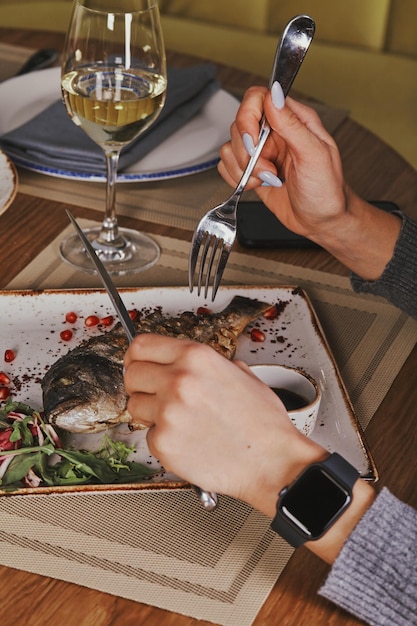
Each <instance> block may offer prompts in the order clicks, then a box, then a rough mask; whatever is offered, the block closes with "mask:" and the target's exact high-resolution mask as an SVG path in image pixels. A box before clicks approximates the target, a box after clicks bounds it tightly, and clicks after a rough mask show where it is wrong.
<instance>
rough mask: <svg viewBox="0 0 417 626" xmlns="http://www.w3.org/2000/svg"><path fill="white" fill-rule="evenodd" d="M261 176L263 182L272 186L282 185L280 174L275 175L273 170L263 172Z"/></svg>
mask: <svg viewBox="0 0 417 626" xmlns="http://www.w3.org/2000/svg"><path fill="white" fill-rule="evenodd" d="M258 176H259V178H260V179H261V181H262V182H263V183H266V184H267V185H270V186H271V187H282V181H281V179H280V178H278V176H275V174H273V173H272V172H266V171H265V172H261V173H260V174H259V175H258Z"/></svg>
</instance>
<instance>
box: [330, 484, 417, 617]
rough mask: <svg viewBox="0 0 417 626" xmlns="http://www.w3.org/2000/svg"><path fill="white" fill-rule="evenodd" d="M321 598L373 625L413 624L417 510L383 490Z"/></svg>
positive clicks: (416, 604) (416, 603) (416, 595)
mask: <svg viewBox="0 0 417 626" xmlns="http://www.w3.org/2000/svg"><path fill="white" fill-rule="evenodd" d="M320 594H321V595H322V596H324V597H325V598H327V599H328V600H331V601H332V602H334V603H335V604H337V605H338V606H340V607H342V608H344V609H346V610H347V611H349V612H350V613H352V614H353V615H355V616H356V617H358V618H359V619H363V620H365V621H366V622H367V623H368V624H371V626H394V624H395V626H412V625H417V511H416V510H415V509H413V508H411V507H410V506H408V505H406V504H404V503H403V502H400V501H399V500H397V498H395V497H394V496H393V495H392V494H391V493H390V492H389V491H388V490H387V489H383V490H382V491H381V493H380V494H379V495H378V497H377V498H376V500H375V502H374V503H373V505H372V506H371V507H370V508H369V509H368V511H367V512H366V514H365V515H364V516H363V518H362V519H361V521H360V522H359V524H358V525H357V527H356V528H355V530H354V531H353V533H352V534H351V535H350V537H349V539H348V540H347V541H346V543H345V545H344V547H343V549H342V550H341V552H340V554H339V556H338V558H337V559H336V561H335V563H334V564H333V566H332V569H331V572H330V574H329V576H328V578H327V580H326V581H325V583H324V585H323V586H322V588H321V589H320Z"/></svg>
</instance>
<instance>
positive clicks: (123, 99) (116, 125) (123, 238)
mask: <svg viewBox="0 0 417 626" xmlns="http://www.w3.org/2000/svg"><path fill="white" fill-rule="evenodd" d="M61 75H62V78H61V87H62V94H63V99H64V103H65V106H66V108H67V112H68V113H69V115H70V117H71V119H72V120H73V122H74V123H75V124H76V125H77V126H80V127H81V128H82V129H83V131H84V132H85V133H86V134H87V135H88V136H89V137H90V138H91V139H92V140H93V141H95V142H96V143H97V144H98V145H99V146H100V147H101V148H102V149H103V151H104V155H105V158H106V173H107V175H106V209H105V216H104V220H103V222H102V225H101V226H98V227H96V228H91V229H88V230H86V231H85V234H86V235H87V237H88V239H89V240H90V241H91V243H92V245H93V247H94V249H95V251H96V254H97V255H98V256H99V257H100V259H101V261H103V263H104V264H105V267H106V269H107V270H108V271H109V273H110V274H113V275H122V274H130V273H133V272H139V271H143V270H145V269H148V268H149V267H151V266H152V265H153V264H154V263H156V262H157V260H158V258H159V256H160V249H159V246H158V245H157V243H156V242H155V241H154V240H153V239H151V238H150V237H148V236H147V235H144V234H143V233H140V232H137V231H135V230H131V229H127V228H120V227H119V226H118V222H117V216H116V194H115V191H116V189H115V186H116V180H117V167H118V161H119V155H120V151H121V150H122V148H124V147H125V146H126V145H127V144H129V143H130V142H132V141H133V140H134V139H135V138H136V137H138V136H139V135H140V134H141V133H143V132H144V131H145V130H146V129H147V128H148V127H149V126H150V125H151V124H152V123H153V122H154V121H155V120H156V118H157V117H158V115H159V113H160V112H161V110H162V107H163V105H164V102H165V94H166V86H167V78H166V61H165V49H164V42H163V36H162V31H161V24H160V18H159V10H158V4H157V0H75V1H74V6H73V12H72V16H71V21H70V24H69V29H68V33H67V37H66V43H65V48H64V53H63V61H62V74H61ZM60 253H61V256H62V258H63V259H64V260H65V261H67V262H68V263H70V264H71V265H72V266H74V267H77V268H80V269H82V270H84V271H87V272H91V273H94V271H95V270H94V269H93V266H92V264H91V261H90V260H89V258H88V256H87V253H86V252H85V250H84V249H83V247H82V243H81V242H80V240H79V238H78V235H72V236H70V237H67V238H66V239H65V240H64V241H63V242H62V244H61V246H60Z"/></svg>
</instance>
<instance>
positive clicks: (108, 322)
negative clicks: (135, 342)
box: [100, 315, 114, 326]
mask: <svg viewBox="0 0 417 626" xmlns="http://www.w3.org/2000/svg"><path fill="white" fill-rule="evenodd" d="M113 322H114V317H113V315H107V317H102V318H101V320H100V324H103V326H111V325H112V324H113Z"/></svg>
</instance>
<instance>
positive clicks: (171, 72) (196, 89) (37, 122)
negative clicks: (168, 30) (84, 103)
mask: <svg viewBox="0 0 417 626" xmlns="http://www.w3.org/2000/svg"><path fill="white" fill-rule="evenodd" d="M215 72H216V69H215V67H214V66H213V65H211V64H209V63H204V64H201V65H197V66H192V67H189V68H169V69H168V87H167V97H166V102H165V106H164V108H163V109H162V112H161V114H160V115H159V117H158V119H157V120H156V122H155V123H154V124H153V125H152V126H151V127H150V128H149V129H148V130H146V131H145V133H144V134H143V135H142V136H140V137H138V138H137V139H136V140H135V141H133V142H132V143H131V144H129V145H128V146H126V147H125V148H124V149H123V150H122V152H121V155H120V162H119V171H123V169H125V168H126V167H129V165H132V164H133V163H136V162H137V161H139V160H140V159H141V158H143V157H144V156H146V155H147V154H148V153H149V152H150V151H151V150H152V149H153V148H155V147H156V146H157V145H158V144H160V143H162V141H164V139H166V138H167V137H168V136H169V135H171V134H172V133H173V132H174V131H176V130H178V129H179V128H181V126H183V125H184V124H185V123H186V122H187V121H189V120H190V119H191V118H192V117H193V116H194V115H196V114H197V113H198V112H199V111H200V110H201V109H202V107H203V106H204V104H205V103H206V102H207V101H208V100H209V99H210V98H211V96H212V95H213V94H214V93H215V92H216V91H217V90H218V89H219V87H220V86H219V83H218V82H217V81H216V80H215ZM0 146H1V147H2V149H3V150H4V152H6V154H8V155H9V157H10V158H11V159H13V160H15V161H16V162H17V163H19V162H21V163H23V164H24V162H26V163H27V162H29V163H30V164H32V165H38V166H41V167H51V168H53V169H54V170H62V171H68V172H74V173H80V174H83V173H88V174H98V175H101V174H105V172H106V165H105V159H104V154H103V150H102V149H101V148H100V147H99V146H98V145H97V144H96V143H94V141H92V139H90V138H89V137H88V136H87V135H86V134H85V133H84V131H83V130H81V129H80V128H79V127H78V126H76V125H75V124H74V123H73V122H72V120H71V119H70V117H69V115H68V113H67V112H66V109H65V106H64V104H63V103H62V101H60V100H59V101H57V102H54V103H53V104H51V105H50V106H49V107H48V108H47V109H46V110H44V111H42V112H41V113H39V115H37V116H36V117H34V118H33V119H31V120H29V121H28V122H26V123H25V124H23V125H22V126H19V128H16V129H15V130H13V131H11V132H9V133H5V134H4V135H2V136H1V137H0Z"/></svg>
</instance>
